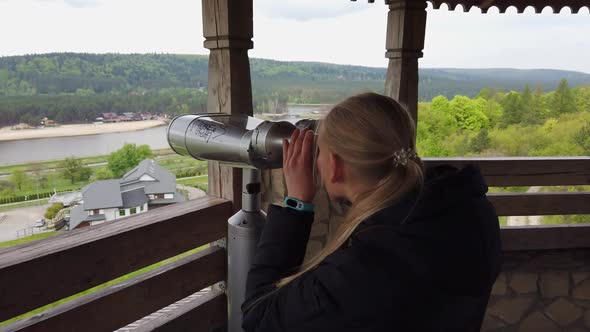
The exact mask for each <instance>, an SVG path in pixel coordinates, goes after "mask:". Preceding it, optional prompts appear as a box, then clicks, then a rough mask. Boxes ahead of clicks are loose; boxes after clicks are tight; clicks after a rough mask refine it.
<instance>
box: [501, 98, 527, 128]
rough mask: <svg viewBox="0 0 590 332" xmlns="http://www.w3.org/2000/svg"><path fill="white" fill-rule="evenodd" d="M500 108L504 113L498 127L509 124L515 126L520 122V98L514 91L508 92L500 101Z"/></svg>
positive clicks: (521, 111)
mask: <svg viewBox="0 0 590 332" xmlns="http://www.w3.org/2000/svg"><path fill="white" fill-rule="evenodd" d="M502 108H503V109H504V113H503V116H502V119H501V120H500V126H501V127H504V128H505V127H506V126H508V125H511V124H517V123H520V122H521V121H522V114H523V108H522V98H521V96H520V93H518V92H516V91H510V93H508V94H507V95H506V96H505V97H504V100H503V101H502Z"/></svg>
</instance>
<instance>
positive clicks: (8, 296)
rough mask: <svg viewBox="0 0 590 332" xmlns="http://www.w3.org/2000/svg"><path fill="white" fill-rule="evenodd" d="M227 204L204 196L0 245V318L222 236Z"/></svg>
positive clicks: (2, 318) (60, 297)
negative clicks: (34, 239)
mask: <svg viewBox="0 0 590 332" xmlns="http://www.w3.org/2000/svg"><path fill="white" fill-rule="evenodd" d="M231 209H232V207H231V203H230V202H229V201H226V200H223V199H220V198H214V197H203V198H199V199H196V200H192V201H188V202H184V203H178V204H174V205H170V206H165V207H161V208H158V209H155V210H152V211H149V212H146V213H142V214H138V215H135V216H132V217H129V218H126V219H124V220H121V221H115V222H110V223H105V224H102V225H99V226H93V227H89V228H85V229H80V230H74V231H71V232H68V233H66V234H63V235H60V236H56V237H53V238H48V239H45V240H41V241H38V242H31V243H28V244H24V245H21V246H16V247H13V248H9V249H6V250H3V251H0V321H4V320H7V319H9V318H12V317H15V316H17V315H20V314H22V313H25V312H28V311H30V310H33V309H36V308H39V307H41V306H43V305H46V304H49V303H52V302H54V301H57V300H60V299H63V298H65V297H68V296H70V295H73V294H76V293H78V292H81V291H84V290H87V289H89V288H92V287H94V286H97V285H99V284H102V283H104V282H107V281H109V280H112V279H115V278H117V277H120V276H122V275H125V274H127V273H130V272H133V271H136V270H139V269H141V268H143V267H145V266H148V265H150V264H153V263H156V262H159V261H162V260H164V259H166V258H169V257H172V256H175V255H177V254H180V253H182V252H186V251H188V250H191V249H193V248H196V247H198V246H201V245H203V244H206V243H210V242H213V241H215V240H217V239H220V238H222V237H224V236H225V235H226V230H227V226H226V225H227V219H228V218H229V217H230V214H231ZM105 319H106V318H105Z"/></svg>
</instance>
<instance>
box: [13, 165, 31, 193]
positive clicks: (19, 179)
mask: <svg viewBox="0 0 590 332" xmlns="http://www.w3.org/2000/svg"><path fill="white" fill-rule="evenodd" d="M10 181H11V182H12V183H14V185H15V186H16V188H17V189H18V190H23V189H24V188H25V187H26V186H27V185H28V184H29V182H30V177H29V175H28V174H27V173H25V171H23V170H22V169H20V168H17V169H15V170H14V171H12V175H11V176H10Z"/></svg>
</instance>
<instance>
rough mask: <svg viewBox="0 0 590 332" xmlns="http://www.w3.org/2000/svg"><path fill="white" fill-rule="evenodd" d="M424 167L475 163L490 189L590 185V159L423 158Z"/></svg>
mask: <svg viewBox="0 0 590 332" xmlns="http://www.w3.org/2000/svg"><path fill="white" fill-rule="evenodd" d="M424 164H425V166H426V167H433V166H438V165H442V164H450V165H453V166H455V167H458V168H462V167H464V166H465V165H468V164H476V165H478V166H479V168H480V169H481V171H482V174H483V175H484V176H485V178H486V182H487V183H488V185H489V186H490V187H510V186H565V185H590V157H511V158H504V157H502V158H424Z"/></svg>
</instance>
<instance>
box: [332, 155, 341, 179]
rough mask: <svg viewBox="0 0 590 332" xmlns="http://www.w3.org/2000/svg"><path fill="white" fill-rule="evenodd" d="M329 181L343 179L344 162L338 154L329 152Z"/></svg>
mask: <svg viewBox="0 0 590 332" xmlns="http://www.w3.org/2000/svg"><path fill="white" fill-rule="evenodd" d="M330 171H331V172H330V173H332V174H331V176H330V182H331V183H341V182H343V180H344V162H343V160H342V158H340V156H338V155H337V154H334V153H330Z"/></svg>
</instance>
